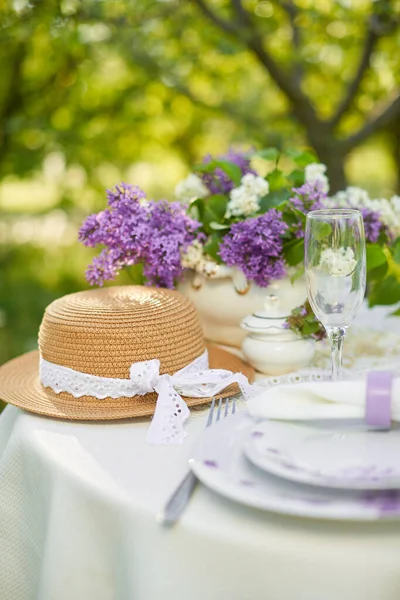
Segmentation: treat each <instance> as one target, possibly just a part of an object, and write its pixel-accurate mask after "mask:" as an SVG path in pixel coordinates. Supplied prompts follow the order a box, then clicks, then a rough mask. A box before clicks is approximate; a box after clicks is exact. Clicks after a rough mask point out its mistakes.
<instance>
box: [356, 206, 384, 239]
mask: <svg viewBox="0 0 400 600" xmlns="http://www.w3.org/2000/svg"><path fill="white" fill-rule="evenodd" d="M360 212H361V214H362V217H363V221H364V231H365V238H366V240H367V242H371V243H372V244H374V243H375V242H377V241H378V239H379V237H380V235H381V233H382V234H385V235H386V237H389V238H390V233H389V230H388V228H387V227H386V225H385V224H384V223H382V221H381V220H380V218H381V216H380V213H379V212H376V211H374V210H372V209H371V208H366V207H364V208H360Z"/></svg>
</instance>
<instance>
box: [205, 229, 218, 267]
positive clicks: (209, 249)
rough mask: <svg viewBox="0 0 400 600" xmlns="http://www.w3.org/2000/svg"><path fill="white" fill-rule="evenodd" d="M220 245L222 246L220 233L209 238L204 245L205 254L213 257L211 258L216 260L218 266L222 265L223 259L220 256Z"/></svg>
mask: <svg viewBox="0 0 400 600" xmlns="http://www.w3.org/2000/svg"><path fill="white" fill-rule="evenodd" d="M220 244H221V236H220V234H218V233H212V234H211V235H210V236H209V238H208V240H207V242H206V243H205V244H204V252H205V254H208V255H209V256H211V258H212V259H213V260H215V262H216V263H218V264H221V263H222V259H221V257H220V255H219V254H218V252H219V246H220Z"/></svg>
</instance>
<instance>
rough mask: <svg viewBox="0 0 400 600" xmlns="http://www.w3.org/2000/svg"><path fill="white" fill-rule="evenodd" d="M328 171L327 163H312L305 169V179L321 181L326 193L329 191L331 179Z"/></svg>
mask: <svg viewBox="0 0 400 600" xmlns="http://www.w3.org/2000/svg"><path fill="white" fill-rule="evenodd" d="M325 173H326V165H324V164H322V163H311V164H309V165H307V166H306V168H305V170H304V174H305V181H306V182H307V183H316V182H317V181H318V182H320V186H321V190H322V191H323V192H325V193H328V192H329V181H328V178H327V176H326V175H325Z"/></svg>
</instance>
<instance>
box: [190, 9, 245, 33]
mask: <svg viewBox="0 0 400 600" xmlns="http://www.w3.org/2000/svg"><path fill="white" fill-rule="evenodd" d="M192 2H194V3H195V4H197V6H198V7H199V8H200V10H202V11H203V13H204V14H205V15H206V17H208V18H209V19H210V21H211V22H212V23H214V25H215V26H216V27H218V28H219V29H222V31H225V33H229V34H234V35H236V34H237V33H238V31H237V28H236V27H235V26H234V25H233V24H232V23H231V22H230V21H227V20H226V19H222V18H221V17H219V16H218V15H217V14H216V13H215V12H214V11H212V10H211V8H210V7H209V6H208V4H206V2H204V0H192Z"/></svg>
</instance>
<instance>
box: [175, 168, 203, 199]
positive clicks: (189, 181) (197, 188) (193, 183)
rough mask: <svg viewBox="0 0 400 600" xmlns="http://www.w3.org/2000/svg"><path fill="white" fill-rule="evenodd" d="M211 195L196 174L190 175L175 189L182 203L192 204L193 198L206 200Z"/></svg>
mask: <svg viewBox="0 0 400 600" xmlns="http://www.w3.org/2000/svg"><path fill="white" fill-rule="evenodd" d="M209 193H210V192H209V190H208V188H207V187H206V186H205V185H204V183H203V182H202V180H201V179H200V177H198V176H197V175H195V173H190V175H188V176H187V177H186V179H183V180H182V181H180V182H179V183H178V185H177V186H176V188H175V195H176V197H177V198H178V200H180V201H181V202H190V200H193V198H204V197H205V196H208V194H209Z"/></svg>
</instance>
